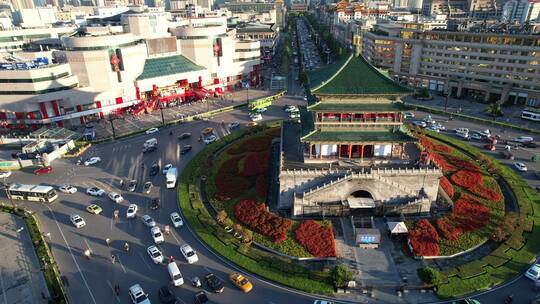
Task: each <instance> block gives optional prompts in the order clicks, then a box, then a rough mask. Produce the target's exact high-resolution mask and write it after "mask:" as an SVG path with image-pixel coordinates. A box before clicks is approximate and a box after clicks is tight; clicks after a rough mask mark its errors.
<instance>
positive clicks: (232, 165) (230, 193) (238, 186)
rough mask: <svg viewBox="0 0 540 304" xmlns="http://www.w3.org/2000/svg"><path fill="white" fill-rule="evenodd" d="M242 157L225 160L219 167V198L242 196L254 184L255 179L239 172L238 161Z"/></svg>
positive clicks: (217, 187) (217, 183) (216, 178)
mask: <svg viewBox="0 0 540 304" xmlns="http://www.w3.org/2000/svg"><path fill="white" fill-rule="evenodd" d="M240 159H241V157H233V158H231V159H229V160H227V161H225V162H224V163H223V164H222V165H221V167H220V168H219V170H218V172H217V174H216V177H215V181H214V182H215V184H216V194H215V197H216V198H218V199H224V198H227V199H231V198H236V197H238V196H240V195H241V194H242V193H243V192H244V191H246V190H247V189H249V188H251V187H252V186H253V182H254V181H253V180H252V179H249V178H245V177H243V176H241V175H240V174H239V172H238V161H239V160H240Z"/></svg>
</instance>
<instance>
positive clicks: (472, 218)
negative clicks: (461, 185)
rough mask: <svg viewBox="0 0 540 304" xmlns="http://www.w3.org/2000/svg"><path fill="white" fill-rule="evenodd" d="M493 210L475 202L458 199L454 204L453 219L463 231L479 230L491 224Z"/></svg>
mask: <svg viewBox="0 0 540 304" xmlns="http://www.w3.org/2000/svg"><path fill="white" fill-rule="evenodd" d="M490 216H491V210H490V209H489V208H488V207H486V206H484V205H482V204H480V203H477V202H475V201H474V200H472V201H470V200H465V199H463V198H460V199H458V200H457V201H456V202H455V203H454V212H453V219H454V221H455V222H457V223H458V225H459V227H460V228H461V229H462V230H463V231H474V230H478V229H480V228H482V227H484V226H485V225H487V224H488V223H489V219H490Z"/></svg>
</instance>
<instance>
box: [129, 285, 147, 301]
mask: <svg viewBox="0 0 540 304" xmlns="http://www.w3.org/2000/svg"><path fill="white" fill-rule="evenodd" d="M128 294H129V298H130V299H131V302H132V303H133V304H151V303H150V300H149V299H148V295H147V294H146V293H144V290H143V289H142V287H141V285H139V284H135V285H133V286H131V287H130V288H129V290H128Z"/></svg>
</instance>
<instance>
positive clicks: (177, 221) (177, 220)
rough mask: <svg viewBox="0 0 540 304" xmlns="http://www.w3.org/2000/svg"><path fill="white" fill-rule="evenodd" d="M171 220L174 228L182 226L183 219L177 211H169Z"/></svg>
mask: <svg viewBox="0 0 540 304" xmlns="http://www.w3.org/2000/svg"><path fill="white" fill-rule="evenodd" d="M171 222H172V224H173V227H174V228H178V227H182V226H184V221H183V220H182V218H181V217H180V214H178V212H173V213H171Z"/></svg>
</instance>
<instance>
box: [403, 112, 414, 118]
mask: <svg viewBox="0 0 540 304" xmlns="http://www.w3.org/2000/svg"><path fill="white" fill-rule="evenodd" d="M403 118H405V119H407V118H414V113H413V112H403Z"/></svg>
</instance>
